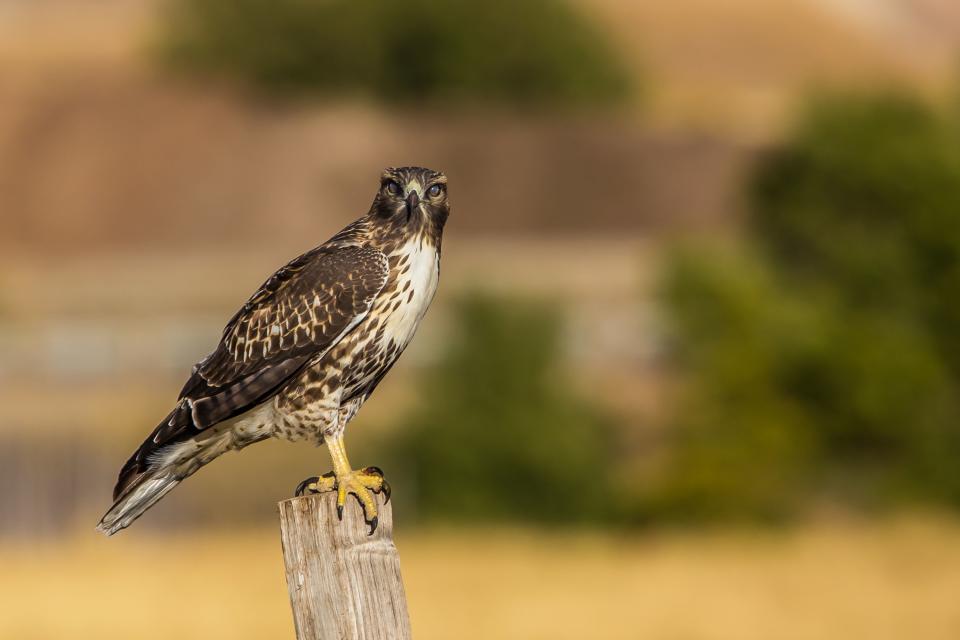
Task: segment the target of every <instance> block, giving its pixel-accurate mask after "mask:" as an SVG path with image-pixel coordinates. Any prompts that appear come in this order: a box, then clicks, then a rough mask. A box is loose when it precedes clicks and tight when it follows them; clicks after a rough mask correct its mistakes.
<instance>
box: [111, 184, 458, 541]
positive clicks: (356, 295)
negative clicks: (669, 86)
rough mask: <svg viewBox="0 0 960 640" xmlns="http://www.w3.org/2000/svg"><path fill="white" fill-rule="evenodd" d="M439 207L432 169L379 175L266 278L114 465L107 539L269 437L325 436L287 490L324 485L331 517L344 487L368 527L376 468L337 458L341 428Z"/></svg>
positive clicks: (394, 349)
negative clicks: (320, 240)
mask: <svg viewBox="0 0 960 640" xmlns="http://www.w3.org/2000/svg"><path fill="white" fill-rule="evenodd" d="M449 214H450V206H449V204H448V202H447V179H446V177H445V176H444V175H443V174H442V173H440V172H437V171H433V170H430V169H424V168H420V167H402V168H396V169H393V168H391V169H386V170H385V171H384V172H383V175H382V176H381V177H380V186H379V189H378V190H377V194H376V197H375V198H374V200H373V205H372V206H371V207H370V210H369V211H368V212H367V214H366V215H364V216H363V217H361V218H359V219H358V220H356V221H355V222H353V223H351V224H350V225H348V226H347V227H345V228H344V229H343V230H342V231H340V232H339V233H338V234H336V235H335V236H333V238H331V239H330V240H328V241H327V242H325V243H324V244H322V245H320V246H319V247H316V248H315V249H312V250H310V251H308V252H306V253H304V254H303V255H301V256H300V257H298V258H295V259H294V260H293V261H291V262H290V263H288V264H287V265H286V266H284V267H282V268H281V269H280V270H279V271H277V272H276V273H274V274H273V275H272V276H271V277H270V278H269V279H268V280H267V281H266V282H264V283H263V286H261V287H260V288H259V289H258V290H257V291H256V292H255V293H254V294H253V296H251V297H250V299H249V300H248V301H247V303H246V304H244V305H243V307H242V308H241V309H240V310H239V311H237V313H236V314H235V315H234V316H233V318H231V319H230V321H229V322H228V323H227V326H226V328H225V329H224V330H223V336H222V337H221V339H220V344H218V345H217V347H216V349H214V351H213V353H211V354H210V355H208V356H207V357H206V358H204V359H203V360H201V361H200V362H199V363H198V364H197V365H196V366H194V368H193V371H192V374H191V375H190V378H189V379H188V380H187V382H186V384H185V385H184V386H183V390H182V391H181V392H180V396H179V398H178V402H177V404H176V406H175V407H174V408H173V410H172V411H171V412H170V413H169V415H167V417H165V418H164V419H163V420H162V421H161V422H160V424H159V425H158V426H157V428H156V429H154V430H153V432H152V433H151V434H150V436H149V437H148V438H147V439H146V440H145V441H144V442H143V444H141V445H140V448H139V449H137V450H136V451H135V452H134V453H133V455H132V456H131V457H130V459H129V460H128V461H127V463H126V464H125V465H124V466H123V468H122V469H121V471H120V477H119V479H118V480H117V484H116V487H115V488H114V491H113V499H114V504H113V506H112V507H110V510H109V511H107V513H106V515H104V516H103V519H102V520H101V521H100V524H99V525H98V527H97V528H98V529H100V530H101V531H103V532H105V533H106V534H107V535H112V534H114V533H116V532H117V531H120V530H121V529H124V528H126V527H127V526H129V525H130V524H131V523H132V522H133V521H134V520H136V519H137V518H139V517H140V516H141V515H143V513H144V512H145V511H146V510H147V509H149V508H150V507H152V506H153V505H154V504H156V503H157V501H158V500H160V499H161V498H162V497H163V496H165V495H166V494H167V493H168V492H169V491H170V490H171V489H173V488H174V487H175V486H177V484H178V483H180V482H181V481H182V480H184V479H185V478H187V477H188V476H190V475H191V474H193V473H194V472H196V471H197V470H198V469H200V467H202V466H204V465H205V464H207V463H209V462H211V461H212V460H214V459H215V458H217V457H218V456H220V455H221V454H223V453H226V452H227V451H232V450H236V449H242V448H244V447H246V446H247V445H250V444H253V443H255V442H259V441H261V440H265V439H267V438H282V439H286V440H291V441H298V440H307V441H309V442H313V443H315V444H316V445H318V446H319V445H320V444H321V443H323V444H326V445H327V449H328V450H329V452H330V457H331V459H332V462H333V471H331V472H329V473H326V474H324V475H322V476H319V477H312V478H308V479H307V480H304V481H303V482H301V483H300V486H298V487H297V491H296V494H297V495H302V494H303V493H304V492H311V493H319V492H325V491H336V492H337V510H338V513H339V514H340V515H341V517H342V513H343V505H344V502H345V500H346V498H347V495H349V494H353V495H354V496H355V497H356V498H357V500H358V501H359V502H360V504H361V505H362V506H363V510H364V515H365V517H366V521H367V523H368V524H369V525H370V532H371V534H372V533H373V531H374V530H375V529H376V527H377V503H376V501H375V500H374V498H373V496H372V495H371V493H380V492H383V493H385V495H386V498H387V499H388V500H389V498H390V487H389V485H388V484H387V483H386V481H385V480H384V478H383V473H382V472H381V471H380V470H379V469H378V468H376V467H366V468H364V469H359V470H355V469H353V468H352V467H351V466H350V462H349V461H348V460H347V452H346V449H345V447H344V442H343V436H344V429H345V428H346V426H347V423H348V422H350V420H351V419H352V418H353V417H354V416H355V415H356V413H357V411H358V410H359V409H360V407H361V406H362V405H363V403H364V402H365V401H366V400H367V398H369V397H370V394H371V393H373V391H374V389H376V387H377V385H378V384H379V383H380V381H381V380H382V379H383V377H384V376H385V375H386V374H387V372H388V371H389V370H390V368H391V367H392V366H393V364H394V363H395V362H396V361H397V358H399V357H400V354H401V353H403V350H404V349H405V348H406V346H407V345H408V344H409V343H410V340H411V339H412V338H413V334H414V332H415V331H416V330H417V326H418V325H419V324H420V321H421V320H422V319H423V316H424V314H425V313H426V311H427V307H428V306H429V305H430V302H431V300H432V299H433V295H434V293H435V292H436V290H437V283H438V279H439V275H440V241H441V238H442V235H443V227H444V224H445V223H446V221H447V217H448V216H449Z"/></svg>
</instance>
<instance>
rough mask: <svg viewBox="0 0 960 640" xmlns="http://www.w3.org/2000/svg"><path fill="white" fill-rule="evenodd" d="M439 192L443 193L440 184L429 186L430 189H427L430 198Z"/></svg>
mask: <svg viewBox="0 0 960 640" xmlns="http://www.w3.org/2000/svg"><path fill="white" fill-rule="evenodd" d="M441 193H443V185H442V184H435V185H433V186H432V187H430V189H428V190H427V195H428V196H430V197H431V198H436V197H437V196H439V195H440V194H441Z"/></svg>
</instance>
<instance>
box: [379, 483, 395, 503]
mask: <svg viewBox="0 0 960 640" xmlns="http://www.w3.org/2000/svg"><path fill="white" fill-rule="evenodd" d="M380 491H383V495H384V496H385V498H384V500H383V504H387V503H388V502H390V495H391V494H392V493H393V489H391V488H390V483H389V482H387V481H386V480H384V481H383V486H381V487H380Z"/></svg>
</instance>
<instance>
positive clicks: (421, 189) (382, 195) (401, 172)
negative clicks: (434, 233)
mask: <svg viewBox="0 0 960 640" xmlns="http://www.w3.org/2000/svg"><path fill="white" fill-rule="evenodd" d="M373 213H375V214H376V215H377V217H378V218H381V219H383V220H384V221H389V222H390V223H392V224H394V225H399V226H412V227H414V228H422V227H424V226H428V227H433V228H435V229H437V230H438V231H439V230H442V229H443V225H444V223H445V222H446V221H447V217H448V216H449V215H450V205H449V203H448V202H447V176H445V175H443V174H442V173H440V172H439V171H434V170H433V169H424V168H423V167H399V168H390V169H386V170H384V172H383V175H381V176H380V190H379V191H378V192H377V197H376V199H374V201H373Z"/></svg>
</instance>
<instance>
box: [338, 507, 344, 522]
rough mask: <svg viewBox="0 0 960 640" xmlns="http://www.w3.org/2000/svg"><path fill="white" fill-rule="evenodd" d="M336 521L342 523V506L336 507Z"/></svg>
mask: <svg viewBox="0 0 960 640" xmlns="http://www.w3.org/2000/svg"><path fill="white" fill-rule="evenodd" d="M337 520H339V521H341V522H343V505H342V504H338V505H337Z"/></svg>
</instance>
